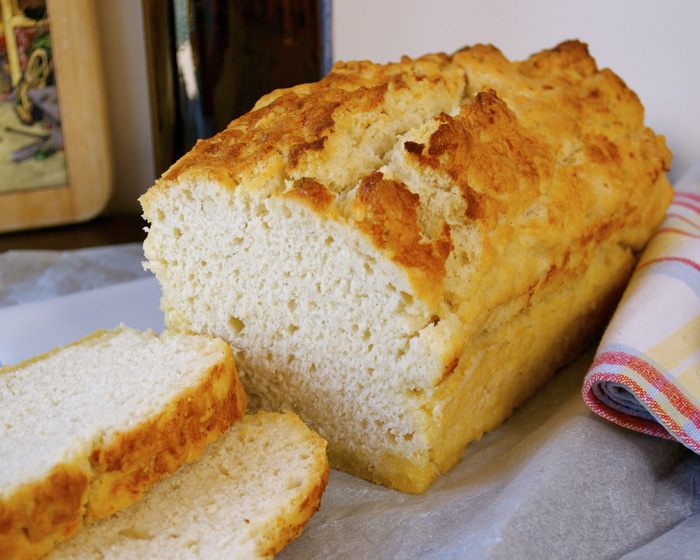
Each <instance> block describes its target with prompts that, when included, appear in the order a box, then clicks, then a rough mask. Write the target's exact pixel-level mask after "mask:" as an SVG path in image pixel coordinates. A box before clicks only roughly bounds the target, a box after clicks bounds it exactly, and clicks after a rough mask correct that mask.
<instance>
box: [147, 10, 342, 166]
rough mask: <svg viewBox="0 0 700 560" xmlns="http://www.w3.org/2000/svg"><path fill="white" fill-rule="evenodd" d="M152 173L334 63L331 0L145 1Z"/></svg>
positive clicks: (317, 76) (315, 78) (321, 73)
mask: <svg viewBox="0 0 700 560" xmlns="http://www.w3.org/2000/svg"><path fill="white" fill-rule="evenodd" d="M143 7H144V28H145V32H146V50H147V60H148V69H149V87H150V95H151V111H152V115H153V133H154V152H155V159H156V162H155V164H156V172H157V173H158V174H160V173H162V172H163V171H164V170H165V169H167V167H168V166H169V165H170V164H171V163H172V162H174V161H175V160H176V159H177V158H178V157H180V156H181V155H182V154H184V153H185V152H187V151H188V150H189V149H190V148H191V147H192V146H193V145H194V143H195V142H196V141H197V139H198V138H206V137H209V136H212V135H213V134H215V133H216V132H218V131H219V130H222V129H224V128H225V127H226V125H227V124H228V123H229V122H230V121H231V120H233V119H234V118H236V117H237V116H239V115H242V114H243V113H245V112H246V111H248V110H250V109H251V108H252V106H253V105H254V104H255V101H257V99H258V98H259V97H260V96H261V95H263V94H265V93H267V92H269V91H271V90H273V89H275V88H280V87H289V86H292V85H295V84H299V83H303V82H312V81H316V80H318V79H320V78H321V77H322V76H323V75H324V74H325V73H326V72H327V71H328V70H329V69H330V65H331V40H330V0H143Z"/></svg>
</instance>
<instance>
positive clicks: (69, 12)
mask: <svg viewBox="0 0 700 560" xmlns="http://www.w3.org/2000/svg"><path fill="white" fill-rule="evenodd" d="M0 8H1V11H2V20H1V21H0V232H6V231H12V230H20V229H27V228H33V227H41V226H49V225H56V224H63V223H69V222H78V221H84V220H87V219H89V218H92V217H94V216H96V215H97V214H98V213H100V212H101V211H102V210H103V208H104V206H105V205H106V203H107V200H108V198H109V195H110V192H111V188H112V164H111V160H110V151H109V137H108V120H107V106H106V97H105V86H104V79H103V73H102V72H103V69H102V62H101V57H100V51H99V30H98V28H97V15H96V6H95V3H94V0H0Z"/></svg>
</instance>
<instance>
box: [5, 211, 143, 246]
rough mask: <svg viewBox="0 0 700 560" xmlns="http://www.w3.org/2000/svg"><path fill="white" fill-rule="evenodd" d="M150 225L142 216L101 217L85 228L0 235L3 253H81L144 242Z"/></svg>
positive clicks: (60, 227)
mask: <svg viewBox="0 0 700 560" xmlns="http://www.w3.org/2000/svg"><path fill="white" fill-rule="evenodd" d="M145 226H146V222H144V221H143V219H142V218H141V216H138V215H114V216H100V217H98V218H96V219H94V220H91V221H89V222H85V223H83V224H74V225H68V226H59V227H52V228H44V229H37V230H28V231H19V232H15V233H3V234H0V253H2V252H4V251H9V250H18V249H54V250H65V249H81V248H84V247H95V246H98V245H117V244H120V243H133V242H139V243H140V242H142V241H143V240H144V239H145V237H146V233H145V232H144V231H143V228H144V227H145Z"/></svg>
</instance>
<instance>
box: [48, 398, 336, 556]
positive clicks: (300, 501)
mask: <svg viewBox="0 0 700 560" xmlns="http://www.w3.org/2000/svg"><path fill="white" fill-rule="evenodd" d="M327 480H328V460H327V458H326V442H325V441H324V440H323V439H322V438H321V437H320V436H318V435H317V434H316V433H314V432H312V431H311V430H310V429H309V428H307V427H306V425H305V424H304V423H303V422H302V421H301V420H300V419H299V417H298V416H296V415H295V414H293V413H285V414H279V413H272V412H259V413H257V414H255V415H251V416H246V417H245V418H244V419H243V420H241V421H240V422H236V423H235V424H234V426H233V427H232V428H231V430H230V431H229V432H228V433H227V434H226V435H225V436H224V437H222V438H221V439H220V440H219V441H218V442H216V443H215V444H213V445H211V446H210V447H209V448H207V450H206V451H205V453H204V455H203V456H202V457H201V458H200V459H199V460H198V461H197V462H195V463H193V464H191V465H187V466H186V467H183V468H182V469H181V470H180V471H179V472H178V473H177V474H176V475H174V476H172V477H170V478H168V479H167V480H165V481H163V482H162V483H160V484H159V485H158V486H157V487H155V488H154V489H153V490H151V491H150V492H149V493H148V494H146V495H145V496H144V498H143V499H142V500H141V501H139V502H138V503H136V504H134V505H133V506H131V507H130V508H128V509H126V510H124V511H122V512H119V513H117V514H116V515H114V516H112V517H110V518H109V519H105V520H103V521H100V522H98V523H96V524H94V525H93V526H90V527H87V528H86V529H85V530H84V531H82V532H81V533H79V534H78V535H77V536H76V537H75V538H73V539H71V540H69V541H67V542H65V543H63V544H62V545H61V546H59V547H57V548H56V549H55V550H54V551H53V552H52V553H51V554H50V555H49V557H48V558H49V560H58V559H62V558H66V559H68V558H70V559H74V558H76V559H78V558H79V559H84V560H88V559H92V558H94V559H99V560H112V559H114V560H116V559H120V560H131V559H133V558H171V559H186V558H192V559H195V558H229V559H232V560H233V559H238V558H240V559H241V560H253V559H255V558H268V557H271V556H272V555H274V554H275V553H277V552H279V551H280V550H282V548H284V546H286V545H287V544H288V543H289V542H290V541H291V540H293V539H294V538H295V537H296V536H297V535H299V534H300V533H301V531H302V530H303V528H304V526H305V525H306V522H307V521H308V520H309V518H310V517H311V516H312V515H313V514H314V512H315V511H316V510H317V509H318V507H319V505H320V501H321V496H322V494H323V491H324V489H325V486H326V482H327Z"/></svg>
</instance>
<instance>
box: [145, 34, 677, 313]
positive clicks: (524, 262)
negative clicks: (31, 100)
mask: <svg viewBox="0 0 700 560" xmlns="http://www.w3.org/2000/svg"><path fill="white" fill-rule="evenodd" d="M670 158H671V156H670V152H669V151H668V149H667V148H666V146H665V143H664V140H663V138H662V137H660V136H657V135H655V134H654V132H653V131H651V130H650V129H649V128H646V127H645V126H644V123H643V108H642V105H641V103H640V102H639V99H638V98H637V96H636V95H635V94H634V93H633V92H632V91H631V90H630V89H628V88H627V87H626V85H625V84H624V82H622V80H621V79H620V78H618V77H617V76H616V75H615V74H614V73H613V72H611V71H610V70H607V69H604V70H599V69H598V68H597V66H596V63H595V61H594V60H593V58H591V56H590V55H589V54H588V51H587V48H586V46H585V45H584V44H582V43H580V42H577V41H568V42H565V43H562V44H560V45H558V46H557V47H555V48H554V49H551V50H545V51H542V52H540V53H537V54H535V55H533V56H531V57H530V58H528V59H527V60H525V61H521V62H510V61H508V60H507V59H506V58H505V57H504V56H503V54H502V53H501V52H500V51H499V50H498V49H496V48H495V47H492V46H487V45H477V46H474V47H471V48H465V49H463V50H461V51H458V52H457V53H455V54H454V55H452V56H447V55H444V54H437V55H427V56H423V57H420V58H417V59H410V58H407V57H404V58H403V59H402V60H401V61H400V62H398V63H393V64H386V65H379V64H373V63H371V62H367V61H360V62H347V63H338V64H336V65H335V66H334V67H333V69H332V71H331V72H330V73H329V74H328V75H327V76H326V77H325V78H323V79H322V80H320V81H319V82H316V83H313V84H302V85H299V86H296V87H293V88H289V89H284V90H277V91H274V92H272V93H270V94H268V95H266V96H264V97H263V98H261V99H260V100H259V101H258V103H257V104H256V106H255V107H254V109H253V110H252V111H251V112H249V113H247V114H246V115H243V116H242V117H240V118H238V119H236V120H234V121H233V122H232V123H231V124H230V125H229V126H228V128H227V129H226V130H224V131H222V132H220V133H219V134H217V135H216V136H214V137H213V138H210V139H208V140H203V141H199V142H198V143H197V145H196V146H195V147H194V148H193V150H192V151H191V152H189V153H188V154H186V155H185V156H184V157H183V158H182V159H180V160H179V161H178V162H177V163H175V164H174V165H173V166H172V167H171V168H170V169H169V170H168V171H167V172H166V173H165V174H164V175H163V177H162V178H161V179H160V180H159V182H158V183H157V184H156V186H155V187H154V188H153V189H151V190H150V191H149V192H148V193H147V194H146V195H144V197H143V198H142V203H143V206H144V209H145V211H146V215H148V212H149V206H150V204H151V202H150V201H151V200H152V199H153V197H157V196H158V194H159V193H162V192H163V191H164V190H165V189H167V188H168V187H169V185H172V184H174V183H177V182H178V181H179V180H180V179H183V178H188V179H196V178H203V179H208V180H213V181H216V182H217V183H219V184H221V185H222V186H223V187H225V188H229V189H234V190H235V189H243V190H245V191H246V192H248V193H252V194H254V195H256V196H279V195H281V196H287V197H292V198H297V199H299V200H300V201H303V202H304V203H305V204H307V205H309V206H310V207H311V208H313V209H314V211H316V212H318V213H319V214H321V215H323V216H324V217H325V218H328V219H333V220H337V221H341V222H345V223H348V224H354V226H355V227H357V229H358V230H360V231H361V232H363V233H364V234H365V235H366V236H367V237H368V238H369V239H371V240H372V242H373V243H374V245H375V246H376V247H377V248H378V249H379V250H380V251H381V252H383V253H384V254H385V255H386V256H387V257H388V258H389V259H391V260H393V261H394V262H395V263H396V264H397V265H398V266H400V267H402V268H403V269H404V270H405V271H406V273H407V274H408V276H409V278H410V279H411V281H412V283H413V286H414V288H415V291H416V294H417V295H418V296H419V297H421V299H422V300H423V301H424V302H425V303H426V304H427V305H429V306H430V307H431V308H432V309H434V310H435V312H436V313H438V314H442V312H443V311H445V310H446V309H447V308H449V309H451V310H456V311H457V312H458V314H459V316H460V317H461V318H462V320H463V321H466V320H470V321H472V320H476V319H478V318H479V317H480V316H481V315H482V314H483V313H484V312H485V311H484V310H487V309H492V308H493V307H495V306H497V305H499V304H500V303H502V302H504V301H507V300H508V299H510V298H512V297H515V296H517V295H521V294H523V293H532V292H534V291H536V290H537V289H539V288H540V287H542V286H543V285H544V284H546V283H548V282H555V281H565V279H566V278H567V277H571V276H572V275H576V274H578V273H580V271H581V269H582V267H585V266H586V264H587V262H588V261H589V259H590V257H591V255H592V253H593V251H594V250H595V248H596V247H597V246H598V245H599V244H600V243H602V242H603V241H606V240H609V239H614V240H615V241H616V242H617V243H618V244H619V245H620V246H623V247H627V248H630V249H631V250H639V249H640V248H641V246H642V245H643V244H644V243H645V241H646V239H647V238H648V237H649V235H650V234H651V231H652V229H653V228H654V227H655V226H656V224H657V223H658V222H659V221H660V219H661V217H662V215H663V212H664V210H665V207H666V206H667V204H668V202H669V200H670V196H671V189H670V186H669V184H668V182H667V180H666V178H665V174H664V172H665V171H666V170H668V168H669V165H670ZM477 322H478V321H477Z"/></svg>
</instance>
